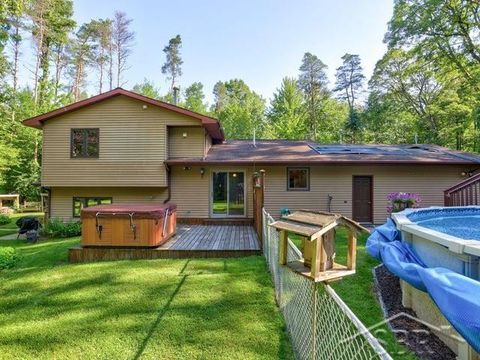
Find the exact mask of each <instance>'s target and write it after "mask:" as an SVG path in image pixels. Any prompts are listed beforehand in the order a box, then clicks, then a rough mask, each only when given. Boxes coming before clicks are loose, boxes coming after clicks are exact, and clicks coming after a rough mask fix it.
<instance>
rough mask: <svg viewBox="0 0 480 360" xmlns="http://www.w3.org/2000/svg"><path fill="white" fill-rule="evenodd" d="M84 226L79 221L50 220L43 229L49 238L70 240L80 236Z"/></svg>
mask: <svg viewBox="0 0 480 360" xmlns="http://www.w3.org/2000/svg"><path fill="white" fill-rule="evenodd" d="M81 233H82V226H81V224H80V222H79V221H62V220H61V219H50V220H49V221H48V223H47V224H46V225H45V227H44V228H43V234H44V235H45V236H48V237H60V238H68V237H74V236H80V235H81Z"/></svg>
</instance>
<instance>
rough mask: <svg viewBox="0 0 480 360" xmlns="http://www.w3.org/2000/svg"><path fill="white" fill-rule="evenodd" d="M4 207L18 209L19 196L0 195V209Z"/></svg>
mask: <svg viewBox="0 0 480 360" xmlns="http://www.w3.org/2000/svg"><path fill="white" fill-rule="evenodd" d="M4 206H9V207H15V208H17V209H18V208H19V207H20V195H19V194H5V195H0V208H1V207H4Z"/></svg>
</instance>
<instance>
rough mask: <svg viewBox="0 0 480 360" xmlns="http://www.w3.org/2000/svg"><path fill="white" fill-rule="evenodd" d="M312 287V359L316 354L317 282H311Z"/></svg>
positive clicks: (313, 359)
mask: <svg viewBox="0 0 480 360" xmlns="http://www.w3.org/2000/svg"><path fill="white" fill-rule="evenodd" d="M311 284H312V287H313V321H312V360H316V358H315V356H316V354H317V331H316V330H317V311H318V309H317V307H318V299H317V284H315V282H313V281H312V282H311Z"/></svg>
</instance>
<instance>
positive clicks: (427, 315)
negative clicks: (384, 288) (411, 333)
mask: <svg viewBox="0 0 480 360" xmlns="http://www.w3.org/2000/svg"><path fill="white" fill-rule="evenodd" d="M392 219H393V221H394V222H395V225H396V227H397V229H398V230H400V232H401V238H402V239H401V240H402V242H404V243H407V244H409V245H410V246H409V248H410V249H412V250H413V252H414V253H415V254H414V255H416V257H418V258H419V259H420V261H421V262H422V263H423V264H424V265H425V266H426V268H427V270H426V271H421V272H419V273H418V274H422V275H421V276H420V278H421V279H422V282H423V285H425V286H426V287H427V292H428V294H429V295H427V293H425V292H423V291H425V289H423V291H421V289H420V290H419V288H415V287H414V286H412V282H408V281H406V280H405V279H407V278H406V277H405V279H404V280H403V281H401V285H402V304H403V305H404V306H405V307H407V308H411V309H413V310H414V311H415V313H416V315H417V317H418V318H420V319H421V320H422V321H423V322H424V323H425V324H430V325H428V326H429V327H430V329H432V330H433V332H434V333H435V334H436V335H438V336H439V337H440V338H441V339H442V340H443V341H444V342H445V344H447V345H448V346H449V347H450V348H451V349H452V350H453V351H454V352H455V354H456V355H457V359H462V360H463V359H465V360H473V359H475V360H478V359H480V354H479V353H477V352H476V351H475V349H474V348H473V347H472V346H468V344H467V342H465V339H468V340H469V342H468V343H469V344H471V345H473V346H474V347H475V348H476V349H478V348H479V344H480V343H479V341H480V339H479V336H478V325H476V324H479V314H478V310H472V308H473V307H475V306H474V305H473V304H474V303H475V304H477V301H476V294H477V293H478V290H477V289H478V285H477V284H478V280H480V276H479V274H480V265H479V258H480V206H466V207H432V208H424V209H407V210H404V211H402V212H400V213H396V214H392ZM412 266H413V265H412ZM433 268H435V269H433ZM408 269H409V268H408V266H406V267H405V268H404V269H403V270H404V271H405V273H407V272H408ZM422 269H423V267H422ZM445 269H448V270H445ZM409 270H411V269H409ZM428 270H430V272H429V271H428ZM449 270H450V271H449ZM431 271H433V272H431ZM452 272H454V273H457V274H461V275H463V276H465V277H468V278H470V279H466V278H464V277H463V276H458V275H456V274H453V273H452ZM428 274H430V275H431V277H430V278H429V277H428ZM432 274H435V275H432ZM448 274H450V275H448ZM425 276H426V277H425ZM424 277H425V279H427V281H428V286H427V284H426V283H425V279H424ZM471 279H474V280H476V281H472V280H471ZM432 299H434V300H435V302H434V301H433V300H432ZM464 299H468V301H467V300H465V301H464V302H462V301H463V300H464ZM440 304H441V305H440ZM437 305H438V306H437ZM440 308H442V309H443V311H441V310H440ZM475 309H476V308H475ZM447 314H448V315H447ZM447 318H448V319H449V320H451V321H449V320H447ZM452 321H453V322H452ZM452 324H453V326H455V325H456V330H458V332H457V331H455V329H454V328H453V327H452ZM435 329H437V330H435ZM439 329H441V330H439ZM460 333H461V334H462V335H464V336H466V337H465V338H462V337H461V336H460Z"/></svg>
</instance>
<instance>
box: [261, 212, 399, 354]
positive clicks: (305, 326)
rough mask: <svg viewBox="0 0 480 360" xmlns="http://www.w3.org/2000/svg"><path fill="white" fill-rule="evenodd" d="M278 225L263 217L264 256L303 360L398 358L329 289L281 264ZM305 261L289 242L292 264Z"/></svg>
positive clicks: (288, 258)
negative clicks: (273, 224) (391, 354)
mask: <svg viewBox="0 0 480 360" xmlns="http://www.w3.org/2000/svg"><path fill="white" fill-rule="evenodd" d="M273 221H274V219H273V218H272V217H271V216H270V215H269V214H268V213H267V212H265V210H264V211H263V224H264V225H263V253H264V256H265V258H266V259H267V263H268V267H269V269H270V272H271V273H272V277H273V281H274V283H275V297H276V300H277V304H278V306H279V307H280V309H281V311H282V313H283V316H284V318H285V322H286V325H287V329H288V331H289V333H290V338H291V340H292V345H293V349H294V353H295V356H296V358H297V359H301V360H304V359H305V360H306V359H309V360H311V359H332V360H337V359H345V360H353V359H385V360H387V359H388V360H391V359H392V358H391V357H390V355H388V353H387V352H386V351H385V350H384V349H383V348H382V346H381V345H380V343H379V342H378V341H377V339H375V338H374V337H373V336H372V335H371V334H370V332H369V331H368V329H367V328H366V327H365V326H364V325H363V324H362V323H361V322H360V320H358V318H357V317H356V316H355V314H354V313H353V312H352V311H351V310H350V309H349V308H348V306H347V305H345V303H344V302H343V301H342V299H341V298H340V297H339V296H338V295H337V294H336V293H335V291H334V290H333V289H332V288H331V287H330V286H328V285H325V284H323V283H315V282H313V281H311V280H310V279H307V278H306V277H304V276H301V275H299V274H297V273H295V272H294V271H292V270H290V269H288V268H287V267H286V266H282V265H280V264H279V263H278V244H279V238H278V233H277V231H276V230H275V229H274V228H271V227H269V226H268V225H269V224H271V223H272V222H273ZM301 258H302V254H301V252H300V251H299V250H298V249H297V248H296V246H295V245H294V244H293V243H292V242H291V241H290V240H289V241H288V256H287V260H288V261H289V262H290V261H294V260H299V259H301Z"/></svg>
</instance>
